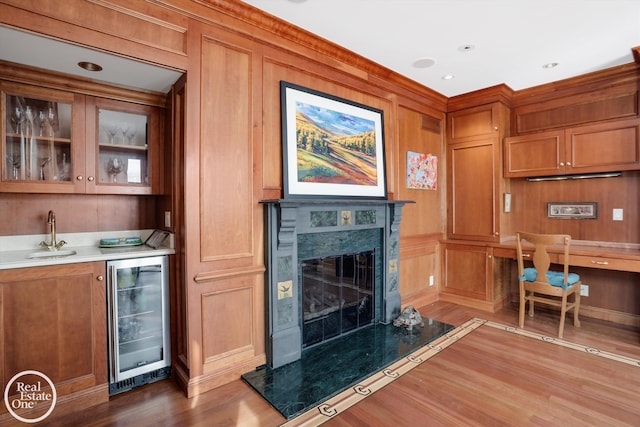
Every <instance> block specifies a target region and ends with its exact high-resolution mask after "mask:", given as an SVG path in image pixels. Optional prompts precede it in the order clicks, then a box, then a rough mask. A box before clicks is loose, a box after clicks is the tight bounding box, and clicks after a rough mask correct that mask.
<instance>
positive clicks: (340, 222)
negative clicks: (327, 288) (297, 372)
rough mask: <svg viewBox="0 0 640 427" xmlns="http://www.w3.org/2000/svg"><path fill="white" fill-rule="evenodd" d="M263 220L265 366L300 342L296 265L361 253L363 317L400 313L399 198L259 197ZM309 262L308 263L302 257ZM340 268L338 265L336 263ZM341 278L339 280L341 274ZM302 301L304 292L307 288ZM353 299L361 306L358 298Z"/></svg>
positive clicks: (279, 362)
mask: <svg viewBox="0 0 640 427" xmlns="http://www.w3.org/2000/svg"><path fill="white" fill-rule="evenodd" d="M263 203H264V205H265V221H266V224H265V225H266V227H265V229H266V239H265V240H266V263H267V278H266V279H267V294H266V295H265V299H266V314H267V325H268V327H267V365H268V366H269V367H271V368H277V367H279V366H283V365H285V364H287V363H291V362H294V361H297V360H299V359H300V357H301V355H302V350H303V347H304V345H305V344H304V338H303V325H304V321H305V320H304V318H305V316H306V317H308V313H307V314H306V315H305V314H304V311H305V305H306V307H307V308H306V309H307V310H308V306H309V303H308V301H307V300H305V299H304V296H303V291H302V281H303V280H302V276H303V265H304V266H307V267H305V268H308V265H309V262H314V263H315V262H317V260H320V259H330V260H334V259H343V258H344V257H347V258H348V259H352V258H353V259H358V258H362V257H363V256H364V254H368V255H366V256H367V257H369V259H370V261H368V264H367V265H371V266H375V268H372V269H371V270H370V274H371V275H372V278H371V279H370V281H371V282H372V286H375V292H372V294H371V295H372V296H375V297H373V298H374V301H367V303H371V304H372V305H371V309H370V310H371V313H372V318H367V322H370V323H371V324H375V323H389V322H391V321H392V320H393V319H394V318H395V317H397V316H398V315H399V314H400V293H399V286H398V278H399V239H400V236H399V230H400V221H401V218H402V207H403V206H404V204H406V203H407V202H406V201H393V200H353V199H348V200H347V199H344V200H343V199H337V200H335V199H331V200H327V199H313V200H308V199H299V200H298V199H296V200H290V199H287V200H272V201H265V202H263ZM310 260H311V261H310ZM341 268H342V265H341ZM341 280H342V279H341ZM307 298H308V293H307ZM360 302H361V303H362V304H364V302H365V299H361V300H360Z"/></svg>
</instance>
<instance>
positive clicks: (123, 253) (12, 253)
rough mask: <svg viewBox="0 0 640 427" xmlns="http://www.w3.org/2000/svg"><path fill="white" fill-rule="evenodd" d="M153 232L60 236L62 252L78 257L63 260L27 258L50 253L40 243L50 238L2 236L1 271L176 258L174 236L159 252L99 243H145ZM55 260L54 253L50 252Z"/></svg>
mask: <svg viewBox="0 0 640 427" xmlns="http://www.w3.org/2000/svg"><path fill="white" fill-rule="evenodd" d="M152 232H153V230H126V231H109V232H98V233H60V234H58V235H57V236H56V239H57V241H58V242H59V241H61V240H64V241H66V242H67V244H66V245H64V246H63V247H62V248H61V250H74V251H76V254H75V255H70V256H66V257H60V258H51V257H48V258H27V256H28V255H29V254H32V253H33V252H48V251H47V250H46V249H44V248H42V247H40V242H42V241H44V240H46V241H49V239H50V236H49V235H48V234H31V235H23V236H0V270H7V269H12V268H27V267H41V266H45V265H60V264H75V263H79V262H94V261H111V260H117V259H127V258H143V257H150V256H157V255H171V254H175V249H174V247H175V246H174V241H173V235H169V237H167V239H166V240H165V241H164V242H163V244H162V246H160V247H158V249H153V248H150V247H148V246H146V245H139V246H126V247H117V248H100V247H99V246H98V245H99V242H100V239H104V238H110V237H140V238H141V239H142V241H143V242H144V241H145V240H146V239H147V238H148V237H149V235H151V233H152ZM50 253H51V255H52V256H55V252H54V251H52V252H50Z"/></svg>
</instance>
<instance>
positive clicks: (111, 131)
mask: <svg viewBox="0 0 640 427" xmlns="http://www.w3.org/2000/svg"><path fill="white" fill-rule="evenodd" d="M102 129H104V132H105V133H106V134H107V141H108V142H109V144H115V142H116V134H117V133H118V128H117V127H116V126H113V125H110V126H107V125H104V126H102Z"/></svg>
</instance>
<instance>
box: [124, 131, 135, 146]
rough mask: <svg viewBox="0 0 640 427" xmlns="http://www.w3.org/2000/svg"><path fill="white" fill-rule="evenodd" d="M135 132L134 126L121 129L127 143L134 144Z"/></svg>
mask: <svg viewBox="0 0 640 427" xmlns="http://www.w3.org/2000/svg"><path fill="white" fill-rule="evenodd" d="M136 133H137V132H136V129H135V128H134V127H127V128H126V129H125V130H123V131H122V136H123V137H124V138H125V140H126V143H127V145H135V138H136Z"/></svg>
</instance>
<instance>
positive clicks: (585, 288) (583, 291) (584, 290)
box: [580, 285, 589, 297]
mask: <svg viewBox="0 0 640 427" xmlns="http://www.w3.org/2000/svg"><path fill="white" fill-rule="evenodd" d="M580 296H581V297H588V296H589V285H580Z"/></svg>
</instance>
